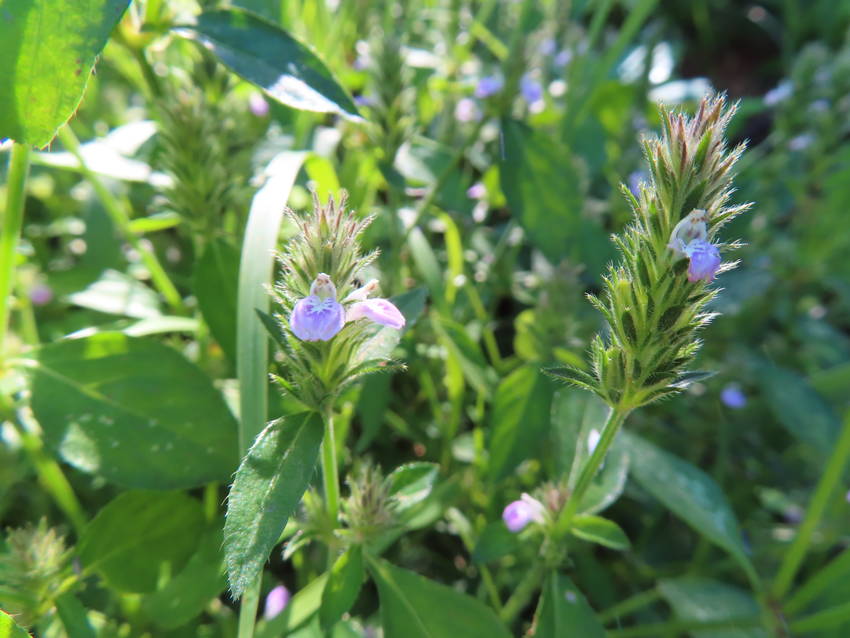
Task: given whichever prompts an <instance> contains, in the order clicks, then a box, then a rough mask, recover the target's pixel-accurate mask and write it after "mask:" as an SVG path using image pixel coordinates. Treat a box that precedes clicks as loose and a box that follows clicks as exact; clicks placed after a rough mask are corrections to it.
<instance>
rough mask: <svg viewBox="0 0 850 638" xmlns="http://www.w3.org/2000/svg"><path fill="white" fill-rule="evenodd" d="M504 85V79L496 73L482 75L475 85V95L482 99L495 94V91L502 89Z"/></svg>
mask: <svg viewBox="0 0 850 638" xmlns="http://www.w3.org/2000/svg"><path fill="white" fill-rule="evenodd" d="M504 85H505V82H504V80H502V78H500V77H499V76H498V75H488V76H487V77H483V78H481V79H480V80H479V81H478V86H476V87H475V97H477V98H478V99H479V100H483V99H484V98H488V97H490V96H493V95H496V93H498V92H499V91H501V90H502V87H503V86H504Z"/></svg>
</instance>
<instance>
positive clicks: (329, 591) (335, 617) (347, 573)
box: [319, 545, 364, 633]
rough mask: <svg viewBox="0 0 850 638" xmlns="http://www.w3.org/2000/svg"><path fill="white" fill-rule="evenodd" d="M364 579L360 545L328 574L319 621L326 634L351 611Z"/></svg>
mask: <svg viewBox="0 0 850 638" xmlns="http://www.w3.org/2000/svg"><path fill="white" fill-rule="evenodd" d="M363 577H364V572H363V550H362V549H361V547H360V545H353V546H351V547H350V548H349V549H348V551H346V552H345V553H344V554H342V555H341V556H340V557H339V558H338V559H337V560H336V562H335V563H334V565H333V567H332V568H331V571H330V573H329V574H328V582H327V584H326V585H325V591H324V593H323V594H322V606H321V607H320V609H319V620H320V622H321V624H322V629H323V630H324V631H325V633H327V632H328V631H329V630H330V629H331V627H333V626H334V624H336V622H337V621H339V619H340V618H342V615H343V614H344V613H346V612H347V611H348V610H349V609H351V606H352V605H353V604H354V602H355V601H356V600H357V595H358V594H359V593H360V588H361V587H362V585H363Z"/></svg>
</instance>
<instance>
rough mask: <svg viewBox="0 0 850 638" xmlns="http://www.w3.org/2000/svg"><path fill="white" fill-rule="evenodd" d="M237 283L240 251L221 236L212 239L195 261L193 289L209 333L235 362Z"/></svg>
mask: <svg viewBox="0 0 850 638" xmlns="http://www.w3.org/2000/svg"><path fill="white" fill-rule="evenodd" d="M238 284H239V251H238V250H236V248H234V247H233V246H232V245H231V244H229V243H228V242H226V241H225V240H224V239H221V238H216V239H214V240H213V241H211V242H210V243H209V244H208V245H207V247H206V249H205V250H204V254H203V255H201V258H200V259H199V260H198V262H197V263H196V264H195V273H194V275H193V284H192V289H193V291H194V292H195V297H197V298H198V307H199V308H200V309H201V314H202V315H203V316H204V320H205V321H206V322H207V325H208V326H209V327H210V332H211V333H212V335H213V337H215V340H216V341H218V344H219V345H220V346H221V349H222V350H224V352H225V354H226V355H227V356H228V358H229V359H230V360H231V361H234V362H235V361H236V291H237V286H238Z"/></svg>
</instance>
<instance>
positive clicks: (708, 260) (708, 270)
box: [685, 239, 720, 283]
mask: <svg viewBox="0 0 850 638" xmlns="http://www.w3.org/2000/svg"><path fill="white" fill-rule="evenodd" d="M685 255H687V257H688V258H689V259H690V260H691V265H690V266H688V281H690V282H691V283H693V282H696V281H700V280H703V281H712V280H713V279H714V275H715V274H717V269H718V268H720V251H719V250H717V246H715V245H714V244H712V243H709V242H707V241H706V240H704V239H694V240H693V241H692V242H691V243H689V244H688V245H687V246H686V247H685Z"/></svg>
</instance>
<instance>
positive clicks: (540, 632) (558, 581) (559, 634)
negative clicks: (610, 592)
mask: <svg viewBox="0 0 850 638" xmlns="http://www.w3.org/2000/svg"><path fill="white" fill-rule="evenodd" d="M534 625H535V627H536V628H537V630H536V632H535V634H534V636H535V638H568V637H572V636H575V638H604V637H605V629H603V627H602V624H601V623H600V622H599V621H598V620H597V619H596V615H595V614H594V613H593V609H592V608H591V607H590V605H588V604H587V600H585V598H584V596H583V595H582V593H581V592H580V591H579V590H578V589H577V588H576V586H575V585H574V584H573V583H572V581H571V580H570V579H569V578H567V577H566V576H564V575H563V574H559V573H557V572H555V573H552V574H551V575H550V576H549V577H548V578H547V579H546V582H545V584H544V585H543V592H542V593H541V595H540V603H539V604H538V605H537V611H536V612H535V614H534Z"/></svg>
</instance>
